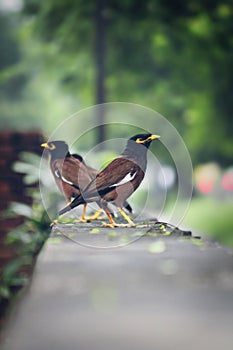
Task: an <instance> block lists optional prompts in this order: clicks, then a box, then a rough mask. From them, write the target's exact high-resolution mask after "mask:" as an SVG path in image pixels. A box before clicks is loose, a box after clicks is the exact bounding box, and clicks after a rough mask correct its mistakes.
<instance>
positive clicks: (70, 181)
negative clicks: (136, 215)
mask: <svg viewBox="0 0 233 350" xmlns="http://www.w3.org/2000/svg"><path fill="white" fill-rule="evenodd" d="M41 147H43V148H45V149H46V150H48V151H49V154H50V168H51V172H52V174H53V177H54V179H55V182H56V184H57V186H58V188H59V190H60V191H61V193H63V195H64V197H65V198H66V202H67V204H69V203H70V202H71V200H72V198H75V197H77V196H79V195H80V193H81V191H82V190H83V189H84V188H86V187H87V185H88V184H89V183H90V182H91V180H92V179H94V178H95V177H96V175H97V173H98V171H97V170H96V169H94V168H92V167H90V166H88V165H87V164H86V163H85V162H84V160H83V158H82V156H80V155H79V154H70V152H69V148H68V145H67V144H66V143H65V142H64V141H52V142H48V143H43V144H42V145H41ZM125 207H126V209H128V210H129V211H130V212H132V208H131V207H130V205H129V204H128V203H126V204H125ZM101 211H102V209H101V210H100V211H97V212H96V213H95V214H94V215H93V216H92V217H90V218H88V220H91V219H92V220H94V219H97V218H98V216H99V214H100V212H101ZM85 214H86V203H84V209H83V213H82V218H81V221H86V220H87V218H86V217H85Z"/></svg>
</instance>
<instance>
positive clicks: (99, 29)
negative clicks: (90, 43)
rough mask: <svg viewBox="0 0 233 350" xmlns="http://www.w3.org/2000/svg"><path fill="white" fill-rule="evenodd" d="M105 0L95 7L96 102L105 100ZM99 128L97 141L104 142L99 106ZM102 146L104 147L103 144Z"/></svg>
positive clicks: (101, 112)
mask: <svg viewBox="0 0 233 350" xmlns="http://www.w3.org/2000/svg"><path fill="white" fill-rule="evenodd" d="M104 5H105V0H96V8H95V32H96V37H95V45H96V47H95V56H96V104H101V103H104V102H105V74H106V73H105V54H106V51H105V19H104ZM96 118H97V119H98V128H97V142H98V144H100V143H102V142H103V141H104V140H105V132H106V130H105V125H104V122H105V108H104V106H99V107H98V108H97V116H96ZM100 148H102V149H103V146H102V147H101V145H100Z"/></svg>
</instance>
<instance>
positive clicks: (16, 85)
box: [0, 0, 233, 246]
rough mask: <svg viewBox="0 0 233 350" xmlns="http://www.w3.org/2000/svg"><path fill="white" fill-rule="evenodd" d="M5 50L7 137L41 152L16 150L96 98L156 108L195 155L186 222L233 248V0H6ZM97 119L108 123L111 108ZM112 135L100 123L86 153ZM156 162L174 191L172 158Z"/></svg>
mask: <svg viewBox="0 0 233 350" xmlns="http://www.w3.org/2000/svg"><path fill="white" fill-rule="evenodd" d="M0 50H1V51H0V124H1V133H2V135H6V134H7V135H8V138H6V139H7V140H9V139H11V142H13V141H12V140H13V139H12V138H10V136H9V135H10V134H12V133H13V134H14V135H18V136H17V137H16V138H14V140H16V141H15V142H13V144H14V147H15V148H14V147H13V146H12V147H13V148H12V149H13V150H14V152H15V153H17V154H18V152H19V151H22V150H27V151H32V150H33V151H35V152H36V153H38V154H39V152H40V151H39V148H38V149H35V148H36V147H35V144H34V145H33V147H31V146H30V147H31V148H30V147H28V149H25V147H24V143H23V141H22V143H21V146H20V147H18V146H17V145H19V143H18V141H17V140H18V139H19V135H26V134H27V133H29V134H30V133H31V132H33V133H34V134H33V135H34V140H37V141H38V145H39V142H40V135H41V138H44V139H46V138H47V137H49V135H50V134H51V133H52V132H53V130H54V129H55V128H56V127H57V126H58V125H59V124H60V123H61V122H62V121H64V120H65V119H66V118H67V117H68V116H69V115H71V114H73V113H75V112H77V111H79V110H81V109H83V108H86V107H89V106H92V105H93V104H98V103H103V102H115V101H122V102H130V103H135V104H141V105H144V106H146V107H149V108H152V109H154V110H156V111H157V112H159V113H161V114H162V115H163V116H165V117H166V118H167V119H168V120H169V121H170V122H171V123H172V124H173V125H174V126H175V127H176V129H177V130H178V132H179V133H180V135H181V136H182V137H183V139H184V141H185V144H186V145H187V148H188V150H189V152H190V155H191V158H192V162H193V168H194V193H193V199H192V202H191V205H190V209H189V211H188V213H187V215H186V217H185V219H184V223H183V224H184V226H186V227H189V228H190V229H193V230H195V231H196V232H201V233H203V232H205V233H207V234H209V235H210V236H211V237H213V238H217V239H218V240H219V241H221V242H223V243H224V244H228V245H232V246H233V216H232V210H233V138H232V132H233V126H232V125H233V123H232V118H233V99H232V96H233V94H232V93H233V79H232V78H233V4H232V1H231V0H187V1H183V0H143V1H142V0H125V1H117V0H109V1H107V0H105V1H104V0H95V1H94V0H90V1H84V0H46V1H39V0H0ZM96 118H98V121H99V124H102V123H103V122H104V113H99V114H97V115H96ZM80 123H85V120H80ZM118 131H119V130H118ZM124 132H125V134H124V135H122V136H124V137H125V136H126V134H127V130H125V131H124ZM22 133H24V134H22ZM35 135H36V136H35ZM109 135H110V131H109V130H107V128H104V127H99V128H96V130H95V133H94V134H93V136H92V137H90V138H89V140H88V143H87V144H86V145H84V149H83V150H82V151H85V146H86V147H87V148H90V147H94V146H95V145H96V144H97V143H100V142H103V141H105V140H106V139H108V137H109ZM114 136H115V134H114V130H111V137H114ZM116 136H119V135H116ZM25 137H26V136H25ZM64 138H65V135H64ZM2 139H4V137H3V136H2ZM23 139H24V137H23ZM3 146H4V145H3ZM3 146H1V147H3ZM86 151H87V150H86ZM4 154H5V153H4V152H3V157H4ZM16 158H17V157H16ZM16 158H14V160H17V159H18V158H17V159H16ZM24 158H25V157H24ZM12 159H13V158H12ZM26 159H27V157H26ZM159 159H160V160H161V161H163V160H164V166H165V167H167V169H166V174H167V190H168V191H170V192H171V194H172V191H173V190H174V186H175V184H176V181H175V178H174V174H173V172H172V169H171V168H170V167H169V162H168V159H167V155H165V156H164V159H163V152H161V154H160V156H159ZM24 161H25V159H24ZM32 162H33V161H32ZM22 169H23V171H25V173H26V169H25V166H24V167H20V166H18V167H16V171H18V172H20V171H21V170H22ZM27 169H28V168H27ZM23 171H21V172H23ZM164 171H165V170H164ZM28 182H29V183H30V181H28ZM12 183H13V180H12ZM8 190H9V189H8ZM170 192H169V193H170ZM171 197H172V195H171ZM14 200H15V198H14ZM167 205H168V207H169V203H168V204H167Z"/></svg>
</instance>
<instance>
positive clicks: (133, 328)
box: [2, 224, 233, 350]
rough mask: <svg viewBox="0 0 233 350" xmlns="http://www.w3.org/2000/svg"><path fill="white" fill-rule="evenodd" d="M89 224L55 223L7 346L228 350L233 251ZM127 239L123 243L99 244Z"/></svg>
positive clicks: (17, 349)
mask: <svg viewBox="0 0 233 350" xmlns="http://www.w3.org/2000/svg"><path fill="white" fill-rule="evenodd" d="M95 229H98V230H99V231H97V230H95V231H93V225H92V224H79V225H77V224H76V225H58V226H57V227H55V228H54V230H53V234H52V236H51V238H50V239H48V241H47V243H46V245H45V246H44V249H43V251H42V252H41V254H40V255H39V258H38V261H37V264H36V269H35V272H34V276H33V280H32V283H31V286H30V288H29V289H28V290H27V292H26V293H25V295H24V297H23V298H22V300H21V301H20V303H19V305H18V307H17V308H16V309H15V311H14V313H13V315H12V317H11V320H10V321H9V323H8V325H7V327H6V329H5V331H4V334H3V335H4V339H3V342H2V345H3V349H4V350H41V349H48V350H55V349H56V350H64V349H66V350H73V349H75V350H76V349H82V350H83V349H85V350H86V349H87V350H91V349H95V350H96V349H101V350H105V349H106V350H107V349H108V350H109V349H113V350H115V349H116V350H119V349H134V350H137V349H138V350H139V349H140V350H141V349H153V350H154V349H159V350H163V349H166V350H169V349H172V350H174V349H182V350H187V349H189V350H190V349H211V350H215V349H216V350H219V349H220V348H221V349H224V350H225V349H232V344H233V334H232V324H233V251H232V250H230V249H227V248H224V247H221V246H219V245H217V244H214V243H210V242H208V241H203V240H195V239H193V238H189V239H187V238H186V239H185V238H184V237H183V236H182V237H181V236H179V235H178V234H176V235H172V234H171V235H163V234H157V235H156V234H155V232H154V235H153V230H152V231H151V234H150V236H148V235H143V234H142V237H139V236H140V234H139V233H140V232H141V233H143V232H144V231H143V230H146V228H145V227H144V228H143V227H141V228H133V229H124V230H122V229H119V228H117V229H114V230H111V229H105V228H101V226H100V224H98V225H97V224H96V225H95ZM111 232H115V233H116V234H113V235H111V234H110V233H111ZM59 233H65V234H66V236H68V237H69V238H71V239H72V240H73V241H71V240H69V239H67V238H66V237H63V235H62V234H59ZM124 235H127V237H128V239H129V240H132V242H131V243H130V244H126V245H125V246H123V247H121V248H114V247H111V248H110V249H107V248H106V249H104V248H103V244H105V245H106V244H107V243H106V242H110V243H109V244H110V245H111V244H113V242H114V239H115V240H116V241H117V242H119V240H120V239H121V238H122V237H123V236H124ZM107 237H108V238H107ZM135 237H136V238H138V239H135ZM124 239H126V238H125V237H124ZM76 240H77V242H78V243H74V241H76ZM116 241H115V242H114V244H115V243H116ZM80 242H81V244H79V243H80ZM90 242H91V245H92V246H93V245H94V246H98V245H99V246H100V247H102V248H101V249H95V248H94V247H92V248H90V247H89V248H88V247H87V245H90Z"/></svg>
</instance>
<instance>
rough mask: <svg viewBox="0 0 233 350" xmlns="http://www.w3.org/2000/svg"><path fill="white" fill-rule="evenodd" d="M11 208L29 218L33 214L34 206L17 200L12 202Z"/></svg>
mask: <svg viewBox="0 0 233 350" xmlns="http://www.w3.org/2000/svg"><path fill="white" fill-rule="evenodd" d="M10 210H11V211H12V212H14V213H15V214H17V215H22V216H25V217H28V218H30V217H31V216H33V210H32V208H31V207H30V206H29V205H26V204H23V203H16V202H14V203H12V204H11V205H10Z"/></svg>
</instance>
